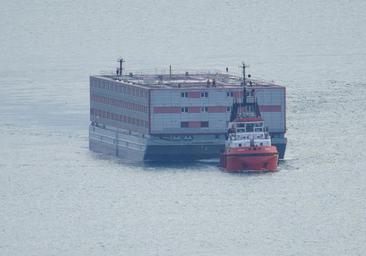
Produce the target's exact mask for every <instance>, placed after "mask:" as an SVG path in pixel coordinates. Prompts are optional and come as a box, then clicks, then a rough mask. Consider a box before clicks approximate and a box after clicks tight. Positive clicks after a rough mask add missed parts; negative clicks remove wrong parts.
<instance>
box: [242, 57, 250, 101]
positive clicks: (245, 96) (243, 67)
mask: <svg viewBox="0 0 366 256" xmlns="http://www.w3.org/2000/svg"><path fill="white" fill-rule="evenodd" d="M241 68H242V70H243V98H242V105H243V106H245V105H246V103H247V91H246V88H245V86H246V81H245V69H246V68H249V66H248V65H245V62H244V61H243V62H242V65H241Z"/></svg>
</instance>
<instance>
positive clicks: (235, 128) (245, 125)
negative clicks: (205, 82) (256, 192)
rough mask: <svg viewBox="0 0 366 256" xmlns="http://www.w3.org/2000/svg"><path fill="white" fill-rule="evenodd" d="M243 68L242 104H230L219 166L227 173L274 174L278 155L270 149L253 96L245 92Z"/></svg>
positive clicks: (268, 137)
mask: <svg viewBox="0 0 366 256" xmlns="http://www.w3.org/2000/svg"><path fill="white" fill-rule="evenodd" d="M245 67H246V66H245V64H244V63H243V87H244V90H243V97H242V102H234V103H233V106H232V110H231V116H230V122H229V125H228V132H227V139H226V147H225V151H224V152H223V153H222V154H221V156H220V166H221V167H222V168H223V169H224V170H225V171H227V172H258V171H270V172H273V171H276V170H277V164H278V151H277V148H276V147H275V146H272V145H271V137H270V135H269V133H268V130H267V128H266V127H265V126H264V121H263V119H262V117H261V114H260V111H259V107H258V104H257V101H256V98H255V96H254V93H253V92H249V93H248V90H247V88H246V84H245ZM239 109H240V111H239ZM238 112H240V113H238Z"/></svg>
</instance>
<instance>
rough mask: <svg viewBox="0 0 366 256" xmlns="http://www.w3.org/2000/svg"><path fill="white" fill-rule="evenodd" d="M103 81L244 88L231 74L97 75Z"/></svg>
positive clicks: (165, 86) (262, 83)
mask: <svg viewBox="0 0 366 256" xmlns="http://www.w3.org/2000/svg"><path fill="white" fill-rule="evenodd" d="M94 77H98V78H101V79H106V80H109V81H115V82H119V83H121V84H125V85H134V86H137V87H143V88H147V89H187V88H189V89H207V88H222V89H232V88H238V87H242V81H243V80H242V78H241V77H239V76H235V75H232V74H229V73H192V74H191V73H188V72H187V73H182V74H172V75H169V74H160V75H159V74H132V73H130V74H129V75H123V76H122V77H121V76H117V75H97V76H94ZM246 85H247V86H252V87H254V88H260V87H266V88H283V86H281V85H278V84H274V83H273V82H267V81H262V80H256V79H252V78H246Z"/></svg>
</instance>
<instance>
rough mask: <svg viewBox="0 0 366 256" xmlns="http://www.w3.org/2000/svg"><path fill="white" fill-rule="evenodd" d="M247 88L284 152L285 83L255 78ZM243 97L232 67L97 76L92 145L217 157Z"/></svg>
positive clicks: (163, 155) (147, 156)
mask: <svg viewBox="0 0 366 256" xmlns="http://www.w3.org/2000/svg"><path fill="white" fill-rule="evenodd" d="M246 88H247V89H246V93H247V95H251V96H255V98H256V99H257V101H258V104H259V108H260V111H261V114H262V117H263V119H264V120H265V125H266V126H268V128H269V131H270V133H271V135H272V136H273V138H274V139H273V140H274V141H273V142H274V143H273V144H275V145H278V148H279V151H280V156H281V155H282V157H283V154H284V151H285V145H286V138H285V137H284V134H285V132H286V92H285V88H284V87H282V86H279V85H275V84H271V83H264V82H259V81H256V80H248V81H247V86H246ZM242 98H243V85H242V81H241V79H240V78H238V77H235V76H232V75H230V74H227V73H226V74H217V73H216V74H188V73H185V74H175V75H133V74H130V75H128V76H123V77H120V76H92V77H90V120H91V128H90V142H91V143H90V148H91V149H92V150H95V151H103V152H108V153H111V154H116V155H119V156H122V153H121V152H123V155H124V156H126V155H130V156H131V155H132V156H133V155H134V153H133V150H135V149H136V148H138V151H139V152H138V153H139V154H138V155H140V156H141V157H142V159H144V160H164V159H165V160H168V159H172V160H173V159H175V158H176V157H178V158H181V159H182V158H183V159H185V158H186V159H201V158H217V157H218V156H219V152H220V150H221V149H222V148H223V147H224V142H225V134H226V131H227V123H228V121H229V117H230V113H231V107H232V104H233V102H240V101H241V100H242ZM104 131H106V133H105V134H107V133H108V136H106V138H104V140H103V134H104ZM111 132H112V134H115V137H116V138H114V139H113V138H112V139H109V140H108V139H107V137H113V136H111ZM98 136H99V137H98ZM126 136H127V137H126ZM121 138H123V139H121ZM106 141H108V142H106ZM135 142H136V143H135ZM107 144H108V145H107ZM131 150H132V151H131ZM127 152H128V154H127ZM281 152H282V154H281ZM136 155H137V154H136Z"/></svg>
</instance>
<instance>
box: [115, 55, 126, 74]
mask: <svg viewBox="0 0 366 256" xmlns="http://www.w3.org/2000/svg"><path fill="white" fill-rule="evenodd" d="M117 62H119V76H120V77H122V70H123V68H122V64H123V62H126V61H125V60H124V59H123V58H119V59H118V60H117Z"/></svg>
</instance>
